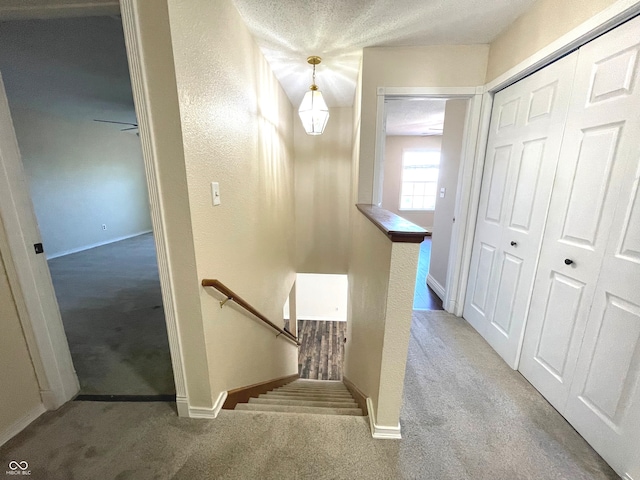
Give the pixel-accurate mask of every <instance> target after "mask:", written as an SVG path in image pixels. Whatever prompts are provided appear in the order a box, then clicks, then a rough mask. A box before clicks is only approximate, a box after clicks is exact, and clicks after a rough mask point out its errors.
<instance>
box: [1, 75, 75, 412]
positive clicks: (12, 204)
mask: <svg viewBox="0 0 640 480" xmlns="http://www.w3.org/2000/svg"><path fill="white" fill-rule="evenodd" d="M0 218H2V222H3V224H4V230H5V232H6V236H7V243H8V245H7V247H8V248H7V250H8V251H3V252H2V255H3V256H4V255H8V256H10V258H11V263H12V264H13V266H14V267H15V275H11V274H10V275H9V280H10V282H11V288H12V289H13V290H14V295H15V296H19V297H20V298H21V300H24V307H25V308H24V309H22V308H19V309H18V314H19V316H20V322H21V324H22V326H23V331H24V334H25V340H26V342H27V347H28V348H29V354H30V355H31V358H32V359H33V364H34V370H35V373H36V378H37V380H38V385H39V388H40V397H41V398H42V403H43V404H44V406H45V408H47V409H48V410H54V409H56V408H58V407H60V406H61V405H62V404H63V403H65V402H67V401H69V400H70V399H71V398H73V396H74V395H75V394H76V393H78V390H79V389H80V386H79V384H78V378H77V377H76V372H75V370H74V368H73V363H72V361H71V353H70V352H69V346H68V344H67V337H66V335H65V333H64V328H63V325H62V318H61V317H60V309H59V308H58V301H57V300H56V296H55V292H54V290H53V283H52V282H51V277H50V275H49V267H48V265H47V260H46V258H45V256H44V254H41V255H36V253H35V251H34V247H33V244H34V243H40V242H41V241H42V240H41V238H40V231H39V230H38V224H37V222H36V216H35V213H34V210H33V205H32V203H31V196H30V194H29V185H28V184H27V181H26V176H25V173H24V170H23V165H22V160H21V158H20V151H19V149H18V144H17V141H16V136H15V132H14V129H13V122H12V120H11V112H10V111H9V103H8V102H7V96H6V94H5V91H4V86H3V83H2V76H1V72H0ZM5 263H6V262H5ZM7 268H8V267H7ZM7 273H8V274H9V273H10V272H7ZM12 277H13V278H12ZM16 303H22V302H21V301H19V300H16Z"/></svg>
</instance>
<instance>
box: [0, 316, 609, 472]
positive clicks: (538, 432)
mask: <svg viewBox="0 0 640 480" xmlns="http://www.w3.org/2000/svg"><path fill="white" fill-rule="evenodd" d="M173 408H174V406H173V405H172V404H165V403H142V404H122V403H98V402H91V403H88V402H75V403H70V404H67V405H66V406H64V407H63V408H61V409H60V410H59V411H57V412H50V413H47V414H45V415H44V416H43V417H42V418H40V419H39V420H38V421H36V422H35V423H34V424H33V425H31V426H30V427H28V428H27V429H26V430H25V431H24V432H22V433H21V434H19V435H18V436H17V437H16V438H14V439H13V440H11V441H10V442H8V443H7V444H6V445H5V446H4V447H2V448H0V462H4V464H5V465H6V464H7V462H9V461H11V460H16V461H23V460H25V461H27V462H29V468H30V469H31V471H32V475H31V478H33V479H47V480H56V479H64V480H72V479H81V480H84V479H101V480H103V479H104V480H107V479H118V480H125V479H136V480H141V479H314V480H316V479H385V480H388V479H434V480H445V479H455V480H460V479H474V480H480V479H487V480H515V479H518V480H519V479H535V480H545V479H570V480H581V479H584V480H587V479H590V480H591V479H614V478H617V477H616V475H615V474H614V472H613V471H612V470H611V469H610V468H609V467H608V466H607V465H606V464H605V463H604V462H603V461H602V459H601V458H600V457H599V456H598V455H597V454H596V453H595V452H594V451H593V450H592V449H591V448H590V447H589V445H588V444H587V443H586V442H585V441H584V440H583V439H582V438H581V437H580V436H579V435H578V434H577V433H576V432H575V431H574V430H573V429H572V428H571V426H570V425H569V424H567V423H566V422H565V421H564V419H563V418H562V417H561V416H560V415H559V414H558V413H557V412H556V411H555V410H554V409H553V408H552V407H551V406H550V405H549V404H548V403H547V402H546V401H545V400H544V399H543V398H542V397H541V396H540V395H539V394H538V393H537V392H536V390H534V389H533V387H531V386H530V385H529V384H528V383H527V382H526V381H525V380H524V378H523V377H521V376H520V375H519V374H518V373H517V372H514V371H512V370H511V369H509V367H507V365H506V364H504V362H503V361H502V360H501V359H500V358H499V357H498V356H497V354H496V353H495V352H494V351H493V350H492V349H491V348H490V347H489V346H488V345H487V344H486V343H485V342H484V340H483V339H482V338H481V337H480V336H479V335H478V334H477V333H475V331H473V329H471V327H469V325H468V324H467V323H466V322H465V321H464V320H462V319H458V318H455V317H453V316H451V315H449V314H447V313H444V312H428V311H425V312H422V311H420V312H418V311H416V312H415V313H414V322H413V326H412V330H411V341H410V345H409V357H408V366H407V374H406V380H405V402H404V407H403V410H402V418H401V424H402V433H403V439H402V440H400V441H397V440H373V439H372V438H371V435H370V432H369V427H368V423H367V421H368V419H367V417H338V416H325V415H318V416H313V415H301V414H276V413H252V412H237V411H232V410H223V411H222V412H221V413H220V416H219V417H218V419H216V420H211V421H209V420H195V419H181V418H178V417H176V414H175V412H174V410H173Z"/></svg>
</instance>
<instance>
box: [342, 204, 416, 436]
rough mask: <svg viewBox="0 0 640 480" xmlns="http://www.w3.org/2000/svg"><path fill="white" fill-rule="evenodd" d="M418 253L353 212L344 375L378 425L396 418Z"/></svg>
mask: <svg viewBox="0 0 640 480" xmlns="http://www.w3.org/2000/svg"><path fill="white" fill-rule="evenodd" d="M354 209H355V207H354ZM419 250H420V244H417V243H393V242H391V241H390V240H389V239H388V238H387V236H386V235H385V234H383V233H382V232H381V231H380V230H379V229H378V227H376V226H375V225H374V224H373V223H372V222H371V221H370V220H369V219H368V218H366V217H365V216H364V215H362V214H361V213H360V212H359V211H356V213H355V214H354V216H353V225H352V237H351V250H350V252H351V254H350V264H349V309H348V317H347V325H348V329H349V330H348V337H347V338H348V340H347V344H346V347H345V365H344V376H345V377H347V378H348V379H349V381H351V382H352V383H353V384H354V385H356V386H357V387H358V388H359V389H360V390H361V391H362V392H363V393H364V394H365V395H366V396H368V397H370V398H371V400H372V402H373V408H374V414H375V418H376V423H377V424H378V425H380V426H389V427H397V426H398V421H399V418H400V408H401V406H402V391H403V384H404V372H405V366H406V361H407V349H408V346H409V329H410V327H411V314H412V309H413V292H414V287H415V278H416V269H417V265H418V254H419Z"/></svg>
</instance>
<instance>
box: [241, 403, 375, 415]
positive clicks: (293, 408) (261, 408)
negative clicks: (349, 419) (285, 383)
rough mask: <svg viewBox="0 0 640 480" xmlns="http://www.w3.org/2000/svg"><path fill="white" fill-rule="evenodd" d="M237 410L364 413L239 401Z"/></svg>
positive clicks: (341, 409)
mask: <svg viewBox="0 0 640 480" xmlns="http://www.w3.org/2000/svg"><path fill="white" fill-rule="evenodd" d="M235 409H236V410H249V411H267V412H282V413H309V414H320V415H362V410H360V409H359V408H327V407H300V406H292V405H263V404H260V403H239V404H237V405H236V408H235Z"/></svg>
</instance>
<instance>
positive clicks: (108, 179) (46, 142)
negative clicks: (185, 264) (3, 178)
mask: <svg viewBox="0 0 640 480" xmlns="http://www.w3.org/2000/svg"><path fill="white" fill-rule="evenodd" d="M11 114H12V118H13V124H14V127H15V130H16V137H17V138H18V145H19V147H20V152H21V154H22V162H23V164H24V169H25V173H26V175H27V178H28V180H29V186H30V189H31V198H32V200H33V206H34V209H35V212H36V216H37V218H38V226H39V227H40V232H41V234H42V239H43V242H44V246H45V252H46V254H47V258H53V257H56V256H60V255H65V254H67V253H72V252H75V251H79V250H83V249H86V248H90V247H92V246H96V245H101V244H104V243H109V242H111V241H115V240H119V239H122V238H126V237H130V236H133V235H138V234H140V233H144V232H149V231H151V217H150V216H149V202H148V193H147V184H146V178H145V173H144V164H143V160H142V151H141V148H140V139H139V138H138V137H137V136H136V135H135V134H130V133H125V132H120V131H119V128H117V127H116V128H114V126H113V125H107V124H104V123H97V122H91V121H88V122H80V121H70V120H67V119H65V118H63V117H59V116H53V115H51V114H48V113H43V112H37V111H33V110H29V109H24V108H12V109H11ZM103 224H105V225H106V226H107V229H106V230H102V225H103Z"/></svg>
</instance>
